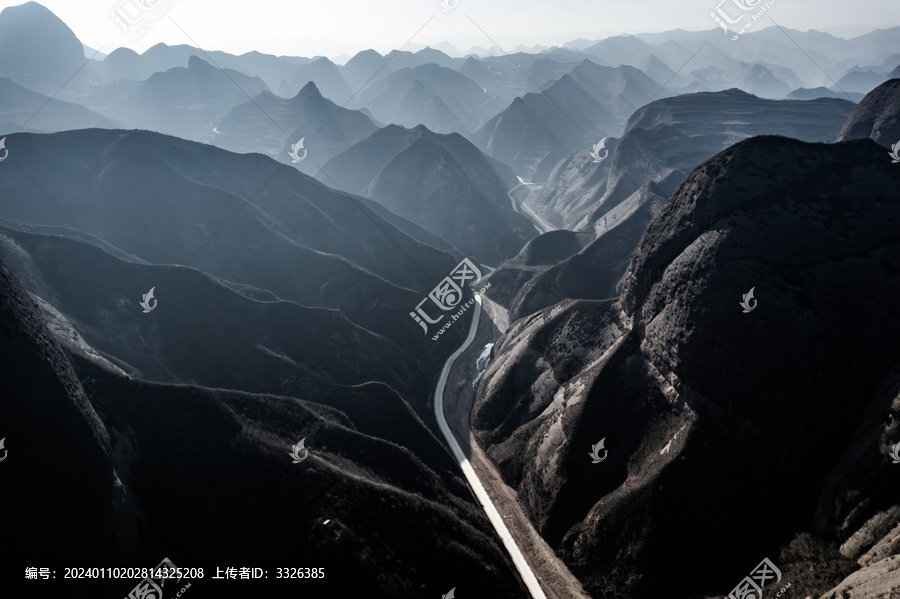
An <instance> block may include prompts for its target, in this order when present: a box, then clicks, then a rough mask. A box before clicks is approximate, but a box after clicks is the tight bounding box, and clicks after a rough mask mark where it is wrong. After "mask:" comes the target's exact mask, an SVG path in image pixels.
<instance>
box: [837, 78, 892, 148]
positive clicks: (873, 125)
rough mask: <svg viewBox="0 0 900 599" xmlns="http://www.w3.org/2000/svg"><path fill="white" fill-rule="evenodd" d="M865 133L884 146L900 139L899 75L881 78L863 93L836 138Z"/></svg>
mask: <svg viewBox="0 0 900 599" xmlns="http://www.w3.org/2000/svg"><path fill="white" fill-rule="evenodd" d="M865 137H868V138H871V139H873V140H874V141H875V142H876V143H879V144H881V145H882V146H884V147H887V148H889V147H892V146H893V145H894V144H895V143H897V142H898V141H900V79H891V80H890V81H885V82H884V83H882V84H881V85H879V86H878V87H877V88H875V89H873V90H872V91H871V92H869V93H868V94H866V97H865V98H863V99H862V101H861V102H860V103H859V105H858V106H857V107H856V108H854V109H853V112H852V113H851V114H850V116H849V117H848V118H847V122H846V123H845V124H844V127H843V129H841V133H840V135H838V141H846V140H850V139H859V138H865Z"/></svg>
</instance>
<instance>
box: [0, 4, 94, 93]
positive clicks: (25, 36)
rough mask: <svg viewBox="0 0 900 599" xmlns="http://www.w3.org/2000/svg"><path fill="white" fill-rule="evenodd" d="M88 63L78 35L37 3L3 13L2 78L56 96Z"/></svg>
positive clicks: (0, 23) (0, 20) (0, 17)
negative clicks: (84, 64) (85, 62)
mask: <svg viewBox="0 0 900 599" xmlns="http://www.w3.org/2000/svg"><path fill="white" fill-rule="evenodd" d="M84 61H85V57H84V48H83V47H82V45H81V42H80V41H78V38H77V37H76V36H75V33H73V32H72V30H71V29H69V27H68V26H67V25H66V24H65V23H63V22H62V21H61V20H60V19H59V18H58V17H57V16H56V15H54V14H53V13H52V12H50V11H49V10H47V9H46V8H44V7H43V6H42V5H40V4H38V3H37V2H25V3H24V4H21V5H19V6H8V7H6V8H4V9H3V10H2V11H0V77H6V78H8V79H12V80H13V81H15V82H16V83H18V84H19V85H21V86H23V87H25V88H27V89H30V90H32V91H35V92H37V93H40V94H45V95H50V94H54V93H55V92H57V91H58V90H59V88H60V87H62V86H63V84H64V83H66V81H68V80H69V79H71V78H72V76H73V75H75V74H76V73H77V72H78V70H79V69H80V68H81V67H82V65H83V63H84Z"/></svg>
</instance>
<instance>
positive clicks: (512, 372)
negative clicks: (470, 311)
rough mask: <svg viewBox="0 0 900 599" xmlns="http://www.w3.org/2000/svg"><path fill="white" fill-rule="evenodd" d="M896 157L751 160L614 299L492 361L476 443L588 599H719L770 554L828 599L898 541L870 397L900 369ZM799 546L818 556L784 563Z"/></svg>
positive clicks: (711, 184)
mask: <svg viewBox="0 0 900 599" xmlns="http://www.w3.org/2000/svg"><path fill="white" fill-rule="evenodd" d="M883 153H884V152H883V149H882V148H881V147H879V146H877V145H876V144H874V143H873V142H871V141H869V140H860V141H854V142H849V143H844V144H836V145H829V144H807V143H804V142H800V141H795V140H790V139H784V138H777V137H756V138H753V139H750V140H747V141H744V142H741V143H739V144H737V145H735V146H733V147H732V148H729V149H727V150H725V151H724V152H722V153H721V154H719V155H717V156H716V157H714V158H713V159H711V160H709V161H708V162H706V163H704V164H703V165H701V166H700V167H698V168H697V169H696V170H694V171H693V172H692V173H691V174H690V175H689V176H688V177H687V178H686V179H685V180H684V182H682V183H681V185H680V186H679V187H678V189H677V190H676V192H675V193H674V194H673V196H672V197H671V198H670V199H669V201H668V202H667V203H666V205H665V206H664V207H663V209H662V211H661V212H660V213H659V214H657V216H656V217H654V219H653V220H652V221H651V223H650V225H649V226H648V228H647V230H646V231H645V233H644V235H643V237H642V239H641V241H640V243H639V245H638V248H637V250H636V252H635V254H634V257H633V259H632V261H631V264H630V266H629V267H628V270H627V273H626V275H625V278H624V281H623V290H622V293H621V295H619V297H618V298H616V299H611V300H605V301H584V300H582V301H571V300H569V301H565V302H562V303H560V304H557V305H555V306H553V307H551V308H547V309H545V310H542V311H540V312H538V313H536V314H534V315H533V316H531V317H530V318H526V319H521V320H519V321H517V322H516V323H514V324H513V326H512V327H511V329H510V330H509V331H508V332H507V333H506V335H505V336H504V337H502V338H501V339H500V340H499V341H498V342H497V344H496V345H495V346H494V348H493V356H492V359H491V364H490V366H489V368H488V369H487V371H486V372H485V374H484V376H483V377H482V379H481V382H480V384H479V388H478V398H477V400H476V407H475V411H474V413H473V418H472V427H473V430H474V431H476V434H477V436H478V438H479V441H480V442H481V444H482V447H484V448H486V451H487V452H488V454H489V455H490V456H491V458H492V459H493V460H494V461H495V462H496V463H497V465H498V467H499V468H500V470H501V471H502V473H503V475H504V478H505V479H506V481H507V483H508V484H510V485H511V486H512V487H513V488H514V489H515V490H516V491H517V492H518V494H519V499H520V501H521V503H522V504H523V506H524V508H525V510H526V511H527V513H528V514H529V515H530V517H531V519H532V521H533V522H534V524H535V526H536V527H537V528H538V529H539V530H540V532H541V533H542V535H543V536H544V538H545V539H547V541H548V542H549V543H550V544H551V545H552V546H553V547H554V548H556V549H557V550H558V552H559V553H560V555H561V556H562V557H563V559H564V560H565V561H566V563H567V564H568V565H569V567H570V568H571V569H572V571H573V573H574V574H576V575H577V576H578V577H579V578H580V579H581V580H582V581H583V582H584V583H585V586H586V588H588V589H589V591H590V592H591V593H592V594H595V595H598V596H605V597H623V598H624V597H631V598H634V599H643V598H645V597H646V598H649V597H660V596H703V595H718V596H723V595H725V594H726V593H727V592H728V590H729V589H731V588H733V587H734V586H735V584H737V582H739V581H740V580H741V578H742V577H744V576H746V575H747V573H748V572H749V571H750V570H751V569H752V568H753V566H754V564H757V563H759V561H760V560H761V559H762V557H764V556H769V557H770V558H772V559H773V560H774V561H775V563H782V565H783V566H784V567H783V571H784V576H785V579H786V580H792V579H793V577H797V578H796V579H797V580H803V581H804V586H803V587H802V588H798V589H797V591H796V594H797V596H807V595H811V596H817V594H821V593H824V592H826V591H827V590H828V589H830V588H832V587H834V586H836V585H837V584H839V583H840V582H841V580H842V579H843V578H844V576H846V574H847V566H848V564H849V565H850V567H851V568H852V567H854V566H853V564H852V563H851V562H848V561H847V557H842V556H840V555H838V554H837V552H836V548H837V546H838V545H839V544H840V543H844V542H845V541H847V540H848V539H849V538H851V536H852V535H854V534H855V533H857V531H859V530H863V528H861V527H862V525H864V524H866V522H867V521H869V520H870V519H872V518H876V517H878V518H880V519H881V520H885V519H886V521H885V522H883V523H882V524H880V525H878V526H873V525H872V524H868V525H866V528H868V530H869V531H870V532H878V534H879V535H881V534H882V532H883V531H885V530H890V529H891V528H893V527H894V526H896V525H898V524H900V509H898V502H897V496H896V494H895V493H892V492H890V491H889V489H891V488H892V484H893V483H892V482H891V481H892V479H893V478H894V477H895V476H896V474H895V473H894V471H893V470H891V468H894V467H895V466H891V465H890V460H889V459H888V458H887V457H886V456H885V455H884V453H883V448H885V447H887V446H888V445H892V444H894V443H896V442H898V441H900V437H898V431H897V428H896V424H892V423H893V418H889V417H888V409H889V405H890V401H889V400H890V398H891V397H892V396H891V394H890V393H886V394H885V393H881V394H879V393H878V388H879V386H881V385H883V384H885V381H886V377H888V376H889V372H890V371H891V369H892V368H894V367H896V366H898V365H900V316H898V313H897V311H896V310H894V309H893V308H891V306H890V305H889V304H886V303H885V302H884V298H889V297H894V296H895V295H896V294H897V293H898V292H900V278H898V273H900V238H898V236H897V230H898V229H897V227H898V223H900V203H898V201H897V198H898V197H900V170H897V169H895V168H893V167H892V165H891V164H890V161H887V160H884V159H883V158H884V157H883ZM785 165H790V167H789V168H785ZM750 289H755V298H757V299H755V300H751V301H750V303H751V304H752V306H751V307H752V308H754V309H753V310H752V311H751V312H749V313H741V308H740V306H739V305H738V303H739V302H740V301H741V298H742V296H744V295H745V294H747V292H748V290H750ZM757 302H758V303H757ZM867 423H868V424H867ZM874 423H878V424H874ZM866 426H871V427H873V428H872V429H871V430H870V433H869V436H867V437H866V438H865V439H861V438H856V435H857V433H856V431H857V430H865V427H866ZM872 435H874V436H872ZM601 439H604V440H605V448H606V449H607V450H608V452H609V453H608V459H606V460H605V461H603V462H602V463H599V464H596V463H592V462H591V459H590V458H589V457H588V455H587V454H588V452H589V450H590V448H591V447H592V446H593V445H595V444H596V443H597V442H598V441H599V440H601ZM854 447H856V449H854ZM860 449H864V451H859V450H860ZM842 456H843V457H842ZM829 473H830V474H829ZM838 473H839V474H838ZM851 473H857V474H859V475H863V481H864V482H865V485H864V486H865V488H866V490H867V491H868V492H867V493H865V494H861V495H860V494H856V493H854V492H853V489H854V488H860V487H859V483H860V481H859V480H854V479H853V477H852V476H851V477H849V478H848V475H850V474H851ZM826 477H828V480H829V483H828V485H827V486H826V487H825V488H824V489H823V486H822V482H823V480H825V479H826ZM836 496H837V497H841V498H842V499H840V500H837V501H835V500H833V499H829V498H834V497H836ZM823 505H824V506H827V507H826V508H825V509H824V511H825V513H827V514H829V516H826V517H825V518H823V517H822V516H821V514H822V511H823V508H822V506H823ZM881 513H883V515H881V516H879V514H881ZM838 523H840V524H838ZM804 531H811V532H813V533H814V537H815V538H817V539H819V541H817V543H824V545H823V546H824V547H825V549H823V551H822V552H821V554H816V553H815V552H813V551H811V550H807V549H802V548H801V549H799V550H798V549H796V546H793V545H792V547H793V549H791V550H792V551H799V553H800V555H801V557H802V558H803V559H802V560H793V558H791V559H790V560H789V553H790V551H788V545H789V543H790V542H791V540H792V539H794V538H795V536H796V535H797V534H798V533H801V532H804ZM862 534H865V533H862ZM686 538H691V539H692V542H691V551H690V552H686V551H684V550H683V547H684V540H685V539H686ZM883 538H884V539H887V538H888V537H887V536H885V537H883ZM880 540H881V537H878V538H876V539H874V540H873V541H865V542H864V543H863V544H862V546H863V547H864V548H865V547H869V546H873V545H875V543H876V542H877V541H880ZM887 546H890V545H887ZM723 547H727V548H728V550H727V551H723V550H722V548H723ZM881 547H886V546H885V545H881ZM779 548H785V551H784V552H782V553H779V552H778V550H779ZM848 553H851V552H848ZM884 554H885V553H884V551H881V552H880V553H878V552H876V554H872V555H870V556H869V559H870V560H875V559H876V558H877V559H879V560H880V556H882V555H884ZM850 557H854V558H855V557H856V555H851V556H850ZM779 560H781V561H780V562H779ZM804 560H807V562H808V563H806V562H804ZM697 564H703V575H702V576H696V577H694V576H688V577H686V576H682V575H680V574H682V573H684V572H686V571H690V569H691V568H695V567H696V566H697ZM891 564H893V565H891ZM881 565H882V566H887V567H890V568H893V570H892V571H893V574H892V577H893V578H892V580H893V581H894V582H897V581H898V580H897V579H898V577H900V569H898V564H896V562H883V561H882V564H881ZM647 572H652V573H653V575H652V576H646V573H647ZM810 572H815V573H816V574H815V575H814V576H811V575H810V574H809V573H810ZM798 586H799V585H798ZM792 590H793V589H792Z"/></svg>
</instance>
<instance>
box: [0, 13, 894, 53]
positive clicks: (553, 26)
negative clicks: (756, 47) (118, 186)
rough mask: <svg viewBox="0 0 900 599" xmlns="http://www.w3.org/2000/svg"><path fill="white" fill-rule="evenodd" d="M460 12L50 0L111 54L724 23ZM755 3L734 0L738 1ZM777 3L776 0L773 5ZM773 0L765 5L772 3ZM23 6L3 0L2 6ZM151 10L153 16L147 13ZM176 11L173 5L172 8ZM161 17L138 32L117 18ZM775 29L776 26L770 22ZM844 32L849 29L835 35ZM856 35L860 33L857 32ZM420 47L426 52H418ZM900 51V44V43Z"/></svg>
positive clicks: (315, 48)
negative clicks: (157, 47) (167, 47)
mask: <svg viewBox="0 0 900 599" xmlns="http://www.w3.org/2000/svg"><path fill="white" fill-rule="evenodd" d="M444 1H445V2H448V3H449V4H450V5H453V4H456V5H457V6H456V7H455V8H454V9H453V10H450V11H448V12H443V11H442V8H441V4H440V1H439V0H317V1H313V0H251V1H247V0H78V1H73V0H43V1H42V2H40V3H41V4H43V5H44V6H46V7H47V8H48V9H50V10H51V11H52V12H54V13H55V14H56V15H57V16H58V17H60V18H61V19H62V20H63V21H64V22H65V23H66V24H67V25H68V26H69V27H70V28H71V29H72V30H73V31H74V32H75V34H76V35H77V36H78V37H79V39H80V40H81V41H82V42H83V43H85V44H87V45H88V46H91V47H92V48H94V49H101V51H102V52H103V53H105V54H108V53H109V52H111V51H113V50H114V49H116V48H118V47H120V46H125V47H129V48H132V49H133V50H135V51H137V52H143V51H144V50H146V49H147V48H149V47H150V46H152V45H154V44H157V43H160V42H164V43H166V44H190V45H196V46H199V47H201V48H203V49H204V50H223V51H226V52H231V53H235V54H241V53H244V52H248V51H250V50H258V51H260V52H264V53H268V54H277V55H293V56H314V55H318V54H322V55H326V56H331V57H334V56H337V55H340V54H353V53H355V52H356V51H358V50H361V49H366V48H375V49H376V50H378V51H380V52H382V53H383V52H386V51H389V50H392V49H399V48H401V47H403V46H404V44H406V43H407V42H411V43H412V44H414V45H416V47H420V46H421V45H425V44H431V45H436V44H437V43H439V42H441V41H449V42H450V43H453V44H454V45H456V46H457V47H459V48H461V49H467V48H470V47H472V46H482V47H490V46H492V45H493V43H492V41H491V40H493V41H494V42H496V43H497V44H499V45H500V47H501V48H503V50H505V51H512V50H513V49H514V48H515V47H517V46H518V45H520V44H521V45H525V46H531V45H534V44H545V45H553V44H562V43H564V42H566V41H569V40H571V39H575V38H580V37H583V38H589V39H600V38H603V37H608V36H610V35H618V34H621V33H644V32H658V31H665V30H669V29H675V28H681V29H687V30H693V31H697V30H702V29H713V28H714V27H716V25H715V23H714V22H713V20H712V19H711V18H710V16H709V13H710V12H711V11H713V10H714V9H715V8H716V6H717V5H718V4H719V2H720V1H721V0H677V1H674V0H444ZM741 1H743V2H748V1H749V2H750V3H754V0H725V2H726V4H725V5H724V7H725V8H726V9H727V8H728V7H732V9H733V5H731V2H741ZM766 1H767V0H766ZM764 3H765V1H764V2H763V3H761V4H759V6H763V4H764ZM18 4H22V2H21V1H13V2H9V1H6V0H0V9H2V8H5V7H7V6H16V5H18ZM140 5H143V7H144V10H142V9H141V8H140ZM166 6H168V8H167V9H166ZM116 9H118V10H119V14H120V15H121V14H124V15H127V16H131V17H132V18H133V19H134V20H135V21H136V20H138V18H139V17H141V18H144V19H145V21H144V22H145V23H147V22H150V21H149V20H148V19H149V16H152V15H154V14H157V13H160V12H162V13H164V14H162V15H160V16H159V17H158V19H157V21H156V22H155V23H153V24H152V26H151V27H149V29H147V30H146V31H145V32H144V33H142V34H141V35H139V36H138V39H136V40H135V39H133V38H134V37H135V36H136V33H135V31H136V29H135V28H136V27H139V26H140V25H133V26H132V29H131V30H130V31H129V33H127V34H126V32H125V31H123V30H122V29H120V26H119V25H117V24H116V22H115V21H114V19H113V18H112V17H111V16H110V14H111V13H115V11H116ZM767 17H771V19H772V20H773V21H774V22H775V23H777V24H779V25H781V26H783V27H789V28H792V29H799V30H801V31H806V30H808V29H819V30H826V29H829V28H834V27H839V28H844V29H846V28H848V27H849V29H850V31H854V34H855V30H858V29H859V28H854V27H853V26H856V25H859V26H862V30H863V31H867V30H870V29H872V28H886V27H892V26H897V25H900V0H862V1H858V0H857V1H851V0H775V2H774V4H772V5H771V6H770V7H769V8H768V10H767V12H766V18H767ZM769 24H771V23H770V22H767V25H769ZM833 32H834V33H836V34H841V33H842V32H843V29H838V30H836V31H833ZM846 37H850V36H849V35H848V36H846ZM413 49H416V48H413ZM898 51H900V45H898Z"/></svg>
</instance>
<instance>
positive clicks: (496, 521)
mask: <svg viewBox="0 0 900 599" xmlns="http://www.w3.org/2000/svg"><path fill="white" fill-rule="evenodd" d="M475 301H476V304H477V306H476V308H475V314H474V315H473V316H472V326H471V328H470V329H469V335H468V337H466V340H465V341H464V342H463V344H462V345H461V346H460V347H459V349H457V350H456V351H455V352H453V355H451V356H450V357H449V358H447V361H446V362H445V363H444V369H443V370H442V371H441V376H440V378H439V379H438V382H437V387H436V388H435V392H434V415H435V418H437V422H438V427H440V429H441V433H442V434H443V435H444V438H445V439H446V440H447V444H448V445H449V446H450V450H451V451H452V452H453V455H454V457H456V459H457V461H458V462H459V466H460V468H462V471H463V474H464V475H465V477H466V480H468V481H469V486H471V487H472V491H473V492H474V493H475V497H477V498H478V501H479V502H480V503H481V505H482V507H483V508H484V511H485V513H486V514H487V517H488V519H489V520H490V521H491V524H493V526H494V529H495V530H496V531H497V534H498V535H500V539H501V540H502V541H503V545H504V546H505V547H506V550H507V551H508V552H509V556H510V557H511V558H512V561H513V564H514V565H515V566H516V569H517V570H518V571H519V574H520V575H521V576H522V580H523V581H524V582H525V586H526V587H527V588H528V591H529V593H531V596H532V597H533V598H534V599H547V596H546V595H545V594H544V591H543V589H542V588H541V584H540V583H539V582H538V580H537V577H536V576H535V575H534V572H532V570H531V567H530V566H529V565H528V562H526V561H525V556H524V555H522V551H521V550H520V549H519V546H518V545H516V542H515V541H514V540H513V537H512V535H511V534H510V532H509V529H508V528H507V527H506V524H505V523H504V522H503V518H502V517H501V516H500V513H499V512H498V511H497V508H496V507H494V503H493V502H492V501H491V498H490V497H489V496H488V493H487V491H486V490H485V488H484V486H483V485H482V484H481V480H479V478H478V475H477V474H475V469H474V468H472V464H471V463H469V460H468V458H466V455H465V453H463V450H462V447H460V446H459V442H458V441H457V440H456V437H454V436H453V433H452V432H451V430H450V426H449V425H448V424H447V419H446V418H445V417H444V390H445V389H446V387H447V377H448V376H449V374H450V368H451V367H452V366H453V362H454V361H455V360H456V358H457V357H458V356H459V355H460V354H461V353H462V352H464V351H465V350H466V348H468V347H469V346H470V345H471V344H472V341H473V340H474V339H475V335H476V333H477V332H478V323H479V321H480V319H481V297H479V296H477V295H476V296H475Z"/></svg>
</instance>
